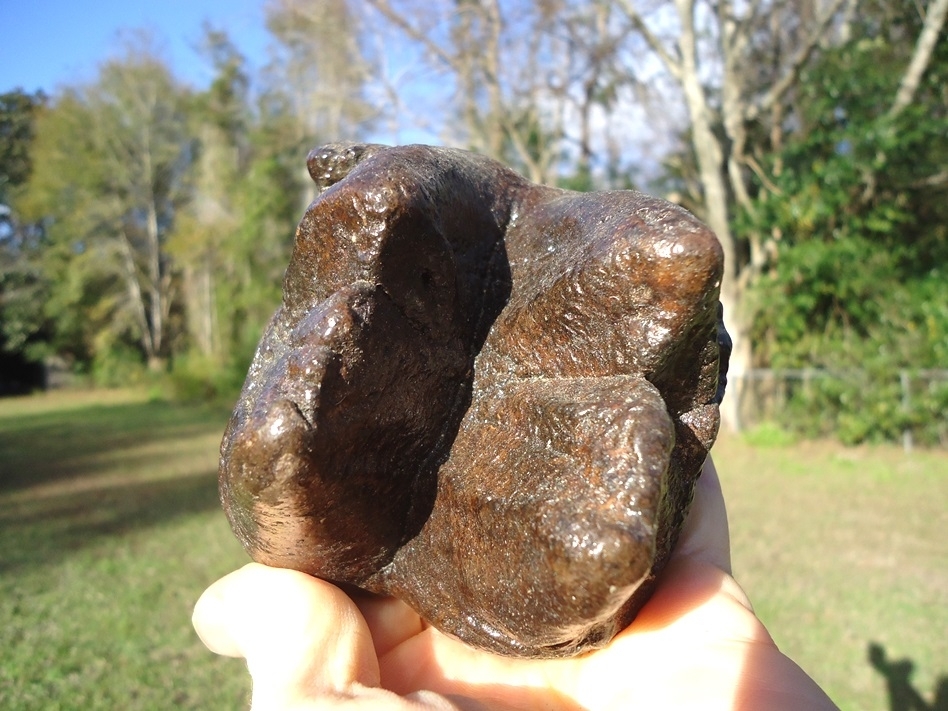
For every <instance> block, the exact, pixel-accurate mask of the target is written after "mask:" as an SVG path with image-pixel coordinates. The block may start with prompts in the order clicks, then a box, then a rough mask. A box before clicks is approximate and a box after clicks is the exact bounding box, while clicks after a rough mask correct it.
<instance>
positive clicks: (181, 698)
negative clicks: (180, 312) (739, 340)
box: [0, 392, 948, 711]
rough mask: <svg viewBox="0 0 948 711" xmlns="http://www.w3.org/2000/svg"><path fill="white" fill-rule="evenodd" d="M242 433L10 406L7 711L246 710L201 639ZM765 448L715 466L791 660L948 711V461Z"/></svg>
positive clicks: (5, 514)
mask: <svg viewBox="0 0 948 711" xmlns="http://www.w3.org/2000/svg"><path fill="white" fill-rule="evenodd" d="M226 417H227V413H226V412H222V411H217V410H210V409H207V408H200V407H198V408H195V407H185V406H180V405H172V404H168V403H163V402H149V401H148V399H147V398H146V397H145V396H144V395H142V394H138V393H134V392H117V393H116V392H96V393H86V394H82V393H73V394H68V393H67V394H62V393H60V394H55V395H50V396H40V397H31V398H17V399H3V400H0V709H16V710H17V711H20V710H29V709H43V710H44V711H46V710H47V709H84V710H88V709H119V708H120V709H172V708H178V709H237V708H245V707H246V705H247V699H248V694H249V683H248V680H247V678H246V673H245V670H244V667H243V664H242V663H241V662H240V661H238V660H230V659H220V658H218V657H215V656H214V655H212V654H210V653H209V652H207V651H206V650H205V649H204V647H203V645H201V643H200V642H199V641H198V640H197V638H196V636H195V635H194V633H193V631H192V629H191V625H190V615H191V607H192V605H193V604H194V601H195V600H196V599H197V597H198V596H199V595H200V593H201V591H202V590H203V589H204V588H205V587H206V586H207V585H208V584H209V583H210V582H212V581H213V580H215V579H217V578H218V577H220V576H221V575H222V574H224V573H226V572H228V571H230V570H232V569H234V568H236V567H238V566H239V565H241V564H242V563H244V562H245V561H246V557H245V555H244V554H243V552H242V551H241V550H240V547H239V546H238V544H237V543H236V541H235V540H234V538H233V536H232V535H231V533H230V530H229V528H228V526H227V523H226V521H225V519H224V516H223V514H222V513H221V511H220V508H219V505H218V501H217V492H216V468H217V447H218V443H219V440H220V435H221V432H222V431H223V427H224V423H225V421H226ZM765 434H766V433H765ZM754 436H755V437H756V439H755V442H757V443H758V444H766V445H767V446H754V445H751V444H749V443H748V442H747V441H746V440H744V439H738V438H732V437H722V439H721V441H720V442H719V443H718V445H716V447H715V459H716V461H717V463H718V469H719V470H720V472H721V478H722V481H723V485H724V488H725V494H726V496H727V500H728V508H729V515H730V520H731V535H732V543H733V550H734V569H735V574H736V576H737V578H738V580H739V581H740V582H741V583H742V585H743V586H744V587H745V589H746V590H747V591H748V594H749V595H750V597H751V599H752V600H753V602H754V604H755V607H756V609H757V611H758V613H759V614H760V616H761V617H762V619H763V620H764V622H765V623H766V624H767V625H768V627H769V628H770V630H771V632H772V633H773V635H774V638H775V639H776V641H777V642H778V644H779V645H780V646H781V648H782V649H784V650H785V651H786V652H787V653H788V654H789V655H790V656H791V657H793V658H794V659H795V660H797V661H798V662H799V663H800V665H801V666H802V667H803V668H804V669H806V670H807V671H808V672H809V673H810V674H811V675H813V676H814V677H815V678H816V679H817V681H819V683H820V684H821V685H822V686H823V687H824V688H825V689H826V690H827V691H828V693H829V694H830V695H831V696H832V697H833V699H834V700H835V701H836V702H837V703H838V704H839V705H840V706H841V707H842V708H843V709H844V710H846V711H849V710H852V711H857V710H858V711H885V710H886V709H889V708H890V693H889V691H888V689H887V681H886V677H885V676H884V675H883V674H882V673H880V671H878V670H877V669H876V668H874V667H873V665H872V664H871V663H870V660H869V650H870V646H871V645H873V644H875V645H880V646H881V648H882V649H883V650H884V655H885V659H886V662H887V663H888V664H889V665H890V667H891V668H892V670H893V672H892V674H891V676H892V678H893V679H895V677H896V676H897V675H896V672H899V671H901V672H902V673H903V676H904V675H905V674H904V673H905V672H907V671H908V670H909V664H911V665H912V669H913V670H914V671H913V674H912V676H911V677H909V678H908V679H907V683H905V684H903V685H902V688H901V692H900V691H899V689H898V688H896V689H895V692H896V693H905V694H911V693H914V692H913V690H914V691H917V692H918V693H919V694H920V695H921V696H922V697H924V700H925V703H926V704H927V707H928V708H931V709H932V710H933V711H946V709H948V682H946V680H945V674H946V673H948V634H946V630H948V543H946V535H945V531H946V529H948V453H945V452H915V453H914V454H912V455H905V454H903V453H902V452H901V451H900V450H898V449H896V448H882V447H877V448H856V449H845V448H842V447H839V446H837V445H832V444H828V443H808V442H800V443H796V444H792V445H790V444H786V443H783V442H781V441H779V438H778V439H775V438H774V437H772V436H769V435H768V436H764V437H762V436H761V435H760V433H756V434H755V435H754ZM761 437H762V439H761ZM939 684H941V685H942V686H943V687H944V688H943V689H942V691H941V694H940V695H939V698H938V702H937V704H936V702H935V700H934V699H935V694H936V688H937V687H938V686H939ZM891 708H896V709H906V710H908V709H921V708H923V707H922V706H919V704H918V703H915V704H914V705H909V704H908V703H905V704H903V705H897V704H896V705H892V706H891Z"/></svg>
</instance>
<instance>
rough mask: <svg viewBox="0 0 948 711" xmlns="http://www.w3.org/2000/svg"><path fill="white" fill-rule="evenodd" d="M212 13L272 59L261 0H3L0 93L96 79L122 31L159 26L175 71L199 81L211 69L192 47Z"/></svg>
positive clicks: (239, 40)
mask: <svg viewBox="0 0 948 711" xmlns="http://www.w3.org/2000/svg"><path fill="white" fill-rule="evenodd" d="M205 20H207V21H209V22H210V23H211V25H212V26H214V27H215V28H218V29H224V30H226V31H227V32H228V34H229V35H230V37H231V40H232V41H233V42H234V43H235V44H236V45H237V48H238V49H239V50H240V51H241V52H242V53H243V54H244V55H246V56H247V58H248V60H249V61H250V63H251V66H253V67H259V66H260V65H261V64H262V63H263V62H264V61H265V59H266V44H267V33H266V30H265V29H264V26H263V0H150V1H145V0H71V1H69V0H0V27H3V33H2V38H0V93H2V92H5V91H10V90H12V89H14V88H16V87H22V88H23V89H25V90H26V91H30V92H32V91H35V90H36V89H42V90H44V91H45V92H47V93H53V92H54V91H55V90H56V88H57V87H58V86H61V85H68V84H75V83H77V82H82V81H87V80H92V79H94V78H95V75H96V69H97V67H98V65H99V64H100V63H101V62H102V61H103V60H105V59H106V58H108V57H109V56H110V55H112V54H114V53H116V52H117V51H118V49H119V47H120V44H121V34H120V33H121V31H122V30H128V29H136V28H145V29H149V30H151V31H153V32H154V34H155V36H156V39H158V40H159V44H158V47H159V50H161V52H162V54H163V55H164V56H165V57H166V58H167V59H168V60H169V62H170V65H171V66H172V68H173V69H174V72H175V75H176V76H178V77H179V78H180V79H182V80H184V81H185V82H188V83H190V84H193V85H195V86H204V85H206V84H207V82H208V81H209V80H210V78H211V75H210V69H209V68H208V66H207V64H206V63H205V62H204V61H203V60H202V59H201V57H200V56H199V55H198V53H197V52H196V51H195V49H194V45H196V44H197V43H198V42H199V40H200V38H201V25H202V23H203V22H204V21H205Z"/></svg>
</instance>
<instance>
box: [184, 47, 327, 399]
mask: <svg viewBox="0 0 948 711" xmlns="http://www.w3.org/2000/svg"><path fill="white" fill-rule="evenodd" d="M205 47H206V51H207V55H208V58H209V59H210V61H211V63H212V65H213V67H214V69H215V78H214V80H213V81H212V83H211V85H210V87H209V88H208V89H207V90H206V91H203V92H200V93H199V94H197V95H196V96H195V97H194V100H193V101H192V103H191V106H190V112H189V113H190V121H191V124H190V130H191V132H192V134H193V135H194V136H195V144H194V146H195V147H194V153H193V156H194V157H193V164H192V168H193V174H192V178H191V197H190V200H189V202H188V204H187V205H186V206H185V207H184V208H183V209H182V210H181V211H179V215H178V219H177V220H176V225H175V229H174V233H173V235H172V239H171V242H170V244H169V250H170V251H171V253H172V255H173V256H174V257H175V260H176V261H177V263H178V264H179V265H180V266H181V270H182V277H183V278H182V292H183V293H182V296H183V298H184V306H185V313H186V316H187V323H188V332H189V335H190V341H189V344H188V347H189V350H190V351H191V353H190V356H192V358H191V360H192V363H191V366H193V367H196V368H201V367H205V369H206V370H208V371H217V372H222V371H240V373H241V377H242V372H243V371H245V370H246V365H247V363H248V362H249V357H250V355H251V352H252V348H253V346H254V345H255V344H256V341H257V339H258V338H259V335H260V332H261V330H262V329H263V326H264V325H265V323H266V321H267V320H268V319H269V317H270V315H271V314H272V312H273V310H274V308H276V306H277V305H278V303H279V297H280V282H281V276H282V272H283V269H284V268H285V266H286V262H287V260H288V258H289V249H290V245H291V242H292V236H293V227H294V225H295V223H296V220H297V219H298V217H299V214H298V213H299V208H298V196H299V195H300V194H302V193H303V187H302V185H301V181H300V180H299V173H300V166H301V165H303V164H304V161H303V156H304V155H305V152H303V151H301V150H300V149H299V147H298V145H297V141H298V136H299V133H298V132H299V130H300V129H299V127H298V126H297V125H296V124H295V120H294V119H293V117H292V116H287V115H273V114H271V113H269V111H268V109H269V107H270V106H271V105H270V103H269V97H266V96H265V97H264V100H263V102H262V106H261V107H260V109H259V110H257V111H255V110H254V107H253V106H252V105H251V103H250V91H249V89H250V78H249V76H248V74H247V72H246V69H245V64H244V58H243V57H242V56H241V55H240V53H239V52H238V51H237V49H236V47H234V45H233V44H232V43H231V42H230V40H229V38H228V37H227V36H226V35H225V34H224V33H222V32H219V31H215V30H213V29H210V28H207V29H206V32H205ZM307 182H309V181H308V180H307ZM191 375H200V374H199V373H192V374H191ZM205 375H207V373H205ZM212 385H213V384H212Z"/></svg>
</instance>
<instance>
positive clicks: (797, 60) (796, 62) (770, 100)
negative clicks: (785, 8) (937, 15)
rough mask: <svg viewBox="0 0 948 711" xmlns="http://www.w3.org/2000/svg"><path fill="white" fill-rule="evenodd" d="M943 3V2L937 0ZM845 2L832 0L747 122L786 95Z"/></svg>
mask: <svg viewBox="0 0 948 711" xmlns="http://www.w3.org/2000/svg"><path fill="white" fill-rule="evenodd" d="M937 1H939V2H943V1H944V0H937ZM845 2H847V0H833V2H832V4H831V5H830V6H829V9H827V11H826V14H825V15H824V16H823V17H822V18H821V19H820V20H819V22H817V23H816V27H814V28H813V31H812V32H811V33H810V36H809V37H808V38H807V41H806V42H805V43H804V44H803V46H802V47H800V49H799V50H798V51H797V53H796V55H795V56H794V58H793V60H792V61H791V62H790V67H789V68H788V69H787V72H786V74H784V75H783V77H781V79H780V80H779V81H777V83H776V84H774V85H773V86H772V87H771V88H770V91H768V92H767V93H766V94H764V96H763V97H762V98H761V100H760V101H758V102H756V103H754V104H749V105H748V106H747V108H746V110H745V113H744V119H745V120H747V121H753V120H754V119H756V118H757V117H758V116H760V114H761V112H763V111H766V110H767V109H769V108H770V107H771V106H772V105H773V104H774V102H776V101H779V100H780V99H781V98H783V95H784V94H786V93H787V92H788V91H789V90H790V88H791V87H792V86H793V85H794V84H795V83H796V82H797V79H798V78H799V76H800V72H801V71H802V69H803V65H805V64H806V63H807V62H808V61H809V59H810V57H811V56H813V52H814V51H816V48H817V46H818V45H819V43H820V40H822V39H823V37H824V36H825V35H826V31H827V30H828V29H829V26H830V24H831V23H832V21H833V18H834V17H836V13H838V12H839V10H840V9H841V8H842V7H843V4H844V3H845Z"/></svg>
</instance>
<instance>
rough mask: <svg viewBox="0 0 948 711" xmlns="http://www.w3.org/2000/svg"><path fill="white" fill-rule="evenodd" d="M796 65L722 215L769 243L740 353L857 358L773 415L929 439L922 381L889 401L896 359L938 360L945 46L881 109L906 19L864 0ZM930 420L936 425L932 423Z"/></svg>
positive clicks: (947, 189) (821, 364)
mask: <svg viewBox="0 0 948 711" xmlns="http://www.w3.org/2000/svg"><path fill="white" fill-rule="evenodd" d="M876 10H877V14H876V15H874V16H873V15H867V16H865V17H864V18H863V20H862V21H863V23H864V26H863V27H862V28H861V29H862V31H854V33H853V35H854V36H855V37H857V39H855V40H854V41H852V42H850V43H849V44H846V45H843V46H840V47H836V48H832V49H829V50H827V51H825V52H824V54H823V56H822V57H821V58H820V61H819V62H817V63H816V64H815V65H814V66H813V67H812V68H811V69H810V70H809V71H807V72H805V73H804V76H803V83H802V86H801V92H800V95H799V97H797V102H798V103H797V117H798V120H799V123H800V127H799V129H798V130H796V131H794V132H793V133H792V134H791V135H790V136H789V140H787V141H786V145H785V147H784V148H783V150H781V151H780V152H776V153H773V154H771V155H769V156H767V158H766V166H765V167H766V170H767V171H768V174H769V178H767V179H766V180H761V181H760V182H759V183H758V184H757V194H756V197H755V199H754V201H753V204H752V209H749V210H745V211H743V212H742V213H741V214H739V215H738V216H737V218H736V220H735V226H736V228H737V230H738V231H739V232H742V233H744V234H747V233H756V234H758V235H766V236H767V237H768V238H769V239H770V240H771V245H772V249H773V252H774V254H775V255H776V256H775V258H773V259H772V260H771V263H770V266H769V268H768V269H767V270H766V271H765V272H764V273H763V275H762V276H761V277H760V278H759V279H758V280H757V282H756V283H755V284H754V288H753V290H752V294H751V297H750V298H751V303H752V305H753V308H754V310H755V312H756V320H755V323H754V331H753V336H754V339H755V344H756V353H755V357H756V358H757V361H758V362H759V363H761V364H767V365H769V366H771V367H775V368H801V367H810V368H813V367H816V368H823V369H828V370H831V371H834V370H835V371H839V370H842V371H845V372H847V373H859V374H860V375H859V376H858V378H857V380H853V379H852V378H849V379H842V380H836V381H830V380H821V381H819V382H818V383H816V384H814V386H813V387H812V388H809V389H807V390H806V391H805V392H804V391H803V390H801V391H799V392H797V393H795V395H794V399H793V401H792V402H791V406H790V408H789V410H788V412H787V415H786V417H787V421H788V423H792V425H793V427H795V428H796V429H798V430H801V431H804V432H806V433H808V434H821V435H825V434H830V433H835V434H837V435H838V436H839V437H840V438H842V439H843V440H844V441H847V442H860V441H866V440H883V439H885V440H896V439H898V438H900V437H901V435H902V432H903V431H904V430H905V429H912V430H913V431H915V432H916V433H917V434H919V435H920V436H921V439H923V440H924V441H927V442H938V441H939V440H940V439H943V430H944V423H943V420H944V414H943V413H944V410H943V409H942V410H938V409H937V407H938V403H939V402H941V398H942V395H941V394H940V393H941V391H940V389H939V388H938V387H936V386H933V390H932V392H930V393H928V392H926V393H920V394H919V396H918V397H917V398H914V399H913V400H912V404H911V405H910V406H909V407H904V406H902V404H901V403H902V398H901V395H900V386H899V376H898V374H899V372H900V371H901V370H916V369H926V368H931V369H935V368H944V367H946V364H948V358H946V356H948V287H946V286H945V285H946V284H948V178H946V177H945V173H944V166H945V165H946V164H948V131H946V126H948V103H946V101H945V98H946V97H948V48H946V46H945V43H941V45H940V46H939V48H938V50H937V51H936V55H935V57H933V60H932V64H931V66H930V68H929V71H928V72H927V73H926V75H925V79H924V81H923V84H922V86H921V87H920V89H919V92H918V95H917V97H916V101H915V102H914V103H913V104H911V105H909V106H908V107H906V108H905V109H904V110H902V111H901V112H895V113H893V112H892V111H891V106H892V102H893V99H894V96H895V92H896V88H897V86H898V82H899V79H900V77H901V73H902V72H903V71H904V69H905V66H906V64H907V62H908V57H909V56H910V54H911V51H912V48H913V44H914V39H915V37H916V36H917V29H918V28H917V27H915V26H913V25H912V24H911V22H910V20H911V16H912V15H913V13H912V12H911V11H909V10H908V9H907V8H906V9H905V10H904V12H903V13H902V14H899V13H893V12H892V11H891V9H890V8H884V7H883V8H881V9H880V8H879V7H877V8H876ZM940 433H941V434H940Z"/></svg>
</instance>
